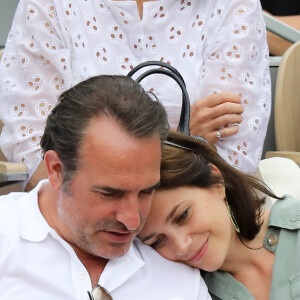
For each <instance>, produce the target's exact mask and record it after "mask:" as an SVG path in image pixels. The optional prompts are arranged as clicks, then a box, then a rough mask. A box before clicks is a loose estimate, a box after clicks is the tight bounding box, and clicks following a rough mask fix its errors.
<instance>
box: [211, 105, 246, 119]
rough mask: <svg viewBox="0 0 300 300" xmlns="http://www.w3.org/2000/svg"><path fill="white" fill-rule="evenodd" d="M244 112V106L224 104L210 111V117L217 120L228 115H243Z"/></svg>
mask: <svg viewBox="0 0 300 300" xmlns="http://www.w3.org/2000/svg"><path fill="white" fill-rule="evenodd" d="M243 112H244V106H243V105H242V104H237V103H229V102H226V103H222V104H220V105H217V106H215V107H213V108H211V109H210V110H209V114H210V117H211V118H212V119H216V118H218V117H220V116H223V115H227V114H238V115H240V114H242V113H243Z"/></svg>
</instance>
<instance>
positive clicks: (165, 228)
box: [139, 166, 274, 299]
mask: <svg viewBox="0 0 300 300" xmlns="http://www.w3.org/2000/svg"><path fill="white" fill-rule="evenodd" d="M212 168H213V169H214V171H215V172H219V171H218V170H217V168H216V167H214V166H212ZM224 199H225V190H224V187H223V186H221V185H215V186H212V187H210V188H197V187H178V188H174V189H166V190H163V189H159V190H157V191H156V192H155V195H154V198H153V202H152V206H151V210H150V213H149V216H148V218H147V221H146V223H145V225H144V227H143V229H142V231H141V232H140V233H139V237H140V238H141V240H142V241H143V242H144V243H146V244H148V245H151V246H152V247H153V248H154V249H155V250H156V251H157V252H159V253H160V254H161V255H162V256H163V257H165V258H166V259H169V260H173V261H177V262H180V263H184V264H187V265H189V266H192V267H196V268H199V269H202V270H205V271H209V272H212V271H216V270H223V271H227V272H229V273H230V274H231V275H232V276H233V277H234V278H236V280H238V281H240V282H241V283H242V284H244V285H245V286H246V287H247V288H248V289H249V291H250V292H251V293H252V294H253V295H254V297H255V299H269V296H270V287H271V282H272V270H273V263H274V254H273V253H272V252H269V251H268V250H267V249H266V248H264V247H263V248H260V247H261V245H262V244H263V239H264V236H265V234H266V231H267V225H266V224H267V223H268V219H269V213H268V212H265V213H264V216H263V218H264V223H263V226H262V228H261V230H260V232H259V234H258V235H257V236H256V237H255V239H254V240H252V241H244V243H245V244H246V245H248V246H249V247H252V248H260V249H259V250H255V251H254V250H250V249H248V248H247V247H245V246H244V245H243V244H242V243H241V242H240V239H239V237H238V235H237V233H236V231H235V229H234V226H233V224H232V223H231V221H230V217H229V212H228V209H227V206H226V203H225V200H224ZM174 209H176V210H175V213H174V214H172V212H174ZM170 214H171V215H172V217H171V218H168V216H170ZM261 282H264V284H263V285H262V284H261Z"/></svg>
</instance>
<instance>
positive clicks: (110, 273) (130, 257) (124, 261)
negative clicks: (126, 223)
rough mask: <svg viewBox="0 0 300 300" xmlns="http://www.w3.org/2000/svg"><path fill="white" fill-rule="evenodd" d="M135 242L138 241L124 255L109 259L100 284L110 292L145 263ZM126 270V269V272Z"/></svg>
mask: <svg viewBox="0 0 300 300" xmlns="http://www.w3.org/2000/svg"><path fill="white" fill-rule="evenodd" d="M135 243H136V241H135V242H134V243H133V244H132V245H131V247H130V249H129V251H128V252H127V253H126V254H125V255H124V256H122V257H119V258H114V259H111V260H109V261H108V263H107V265H106V266H105V269H104V271H103V273H102V274H101V276H100V279H99V284H100V285H101V286H104V287H105V288H106V289H107V290H108V291H109V292H112V291H113V290H115V289H116V288H118V287H119V286H120V285H122V284H123V283H125V282H126V281H127V280H128V279H129V278H130V277H132V276H133V275H134V274H135V273H136V272H137V271H138V270H139V269H140V268H142V267H143V266H144V265H145V262H144V260H143V259H142V257H141V255H140V253H139V252H138V251H137V248H136V244H135ZM124 270H126V272H125V271H124ZM112 279H114V280H112Z"/></svg>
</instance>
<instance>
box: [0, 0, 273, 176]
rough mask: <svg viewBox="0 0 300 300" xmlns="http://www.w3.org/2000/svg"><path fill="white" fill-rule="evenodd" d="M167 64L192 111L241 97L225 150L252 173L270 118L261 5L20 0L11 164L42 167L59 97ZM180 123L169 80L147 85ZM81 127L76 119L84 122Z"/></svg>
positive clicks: (8, 94) (8, 131) (8, 50)
mask: <svg viewBox="0 0 300 300" xmlns="http://www.w3.org/2000/svg"><path fill="white" fill-rule="evenodd" d="M146 60H160V61H163V62H166V63H169V64H171V65H173V66H174V67H175V68H177V69H178V70H179V72H181V74H182V76H183V77H184V79H185V82H186V84H187V89H188V93H189V95H190V100H191V103H194V102H195V101H196V100H198V99H200V98H202V97H205V96H207V95H209V94H212V93H219V92H221V91H228V92H233V93H238V94H240V95H241V99H242V103H243V105H244V113H243V122H242V124H241V125H240V130H239V132H238V133H237V134H236V135H234V136H232V137H229V138H227V139H225V140H224V141H222V142H217V144H216V147H217V151H218V152H219V154H220V155H221V156H222V157H223V158H224V159H225V160H226V161H228V162H229V163H230V164H231V165H233V166H234V167H236V168H238V169H240V170H242V171H244V172H247V173H253V172H254V171H255V169H256V167H257V165H258V161H259V159H260V157H261V152H262V147H263V141H264V138H265V133H266V129H267V124H268V120H269V114H270V105H271V103H270V101H271V100H270V85H271V82H270V74H269V67H268V63H269V60H268V47H267V43H266V31H265V24H264V20H263V16H262V11H261V6H260V2H259V1H257V0H227V1H225V0H209V1H207V0H158V1H147V2H145V3H144V11H143V18H142V20H141V19H140V17H139V13H138V10H137V6H136V2H135V1H110V0H76V1H71V0H21V1H20V3H19V5H18V8H17V11H16V14H15V18H14V21H13V25H12V28H11V30H10V33H9V35H8V39H7V43H6V46H5V52H4V54H3V57H2V60H1V64H0V67H1V72H0V89H1V95H0V105H1V116H0V117H1V120H2V122H3V123H4V125H5V126H4V128H3V132H2V134H1V140H0V143H1V148H2V151H3V152H4V154H5V155H6V157H7V159H8V160H9V161H15V162H21V163H25V164H26V165H27V168H28V171H29V173H30V175H32V173H33V172H34V170H35V169H36V168H37V166H38V164H39V163H40V161H41V150H40V139H41V136H42V134H43V130H44V128H45V120H46V118H47V116H48V114H49V113H50V112H51V110H52V108H53V107H54V106H55V104H56V101H57V97H58V95H59V94H60V93H61V92H63V91H64V90H66V89H68V88H70V87H71V86H73V85H74V84H76V83H78V82H79V81H82V80H84V79H86V78H88V77H90V76H93V75H99V74H124V75H126V74H127V73H128V72H129V71H130V69H132V68H133V67H134V66H135V65H137V64H138V63H140V62H143V61H146ZM142 85H143V86H144V88H145V89H146V90H149V91H152V92H154V93H155V94H156V95H157V96H158V97H159V98H160V100H161V101H162V103H163V104H164V105H165V107H166V109H167V112H168V116H169V121H170V125H171V126H175V125H176V124H177V122H178V120H179V115H180V109H181V91H180V89H179V87H178V86H177V84H176V83H175V82H174V81H173V80H172V79H170V78H166V76H164V75H161V74H157V75H152V77H151V76H150V77H147V78H146V79H144V80H143V81H142ZM75 121H76V120H75Z"/></svg>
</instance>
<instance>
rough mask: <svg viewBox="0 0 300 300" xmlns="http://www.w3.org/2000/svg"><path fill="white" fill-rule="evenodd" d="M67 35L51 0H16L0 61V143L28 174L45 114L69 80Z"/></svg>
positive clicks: (32, 167)
mask: <svg viewBox="0 0 300 300" xmlns="http://www.w3.org/2000/svg"><path fill="white" fill-rule="evenodd" d="M67 36H68V35H67V32H65V29H62V28H61V27H60V25H59V22H58V15H57V13H56V8H55V5H54V4H53V3H52V2H51V0H42V1H37V0H24V1H20V3H19V5H18V7H17V10H16V14H15V17H14V21H13V25H12V28H11V30H10V33H9V36H8V39H7V42H6V45H5V51H4V54H3V57H2V60H1V72H0V88H1V95H0V106H1V115H0V117H1V120H2V122H3V123H4V127H3V131H2V134H1V139H0V145H1V148H2V151H3V153H4V154H5V156H6V157H7V159H8V161H14V162H19V163H25V164H26V166H27V170H28V172H29V176H31V175H32V174H33V173H34V171H35V169H36V168H37V167H38V165H39V163H40V161H41V150H40V139H41V137H42V135H43V132H44V128H45V121H46V118H47V116H48V114H49V113H50V111H51V110H52V108H53V107H54V105H55V104H56V102H57V97H58V94H60V93H61V92H62V91H63V90H65V89H67V88H68V87H70V85H71V83H72V72H71V67H70V51H69V47H68V42H67V41H68V38H67Z"/></svg>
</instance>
